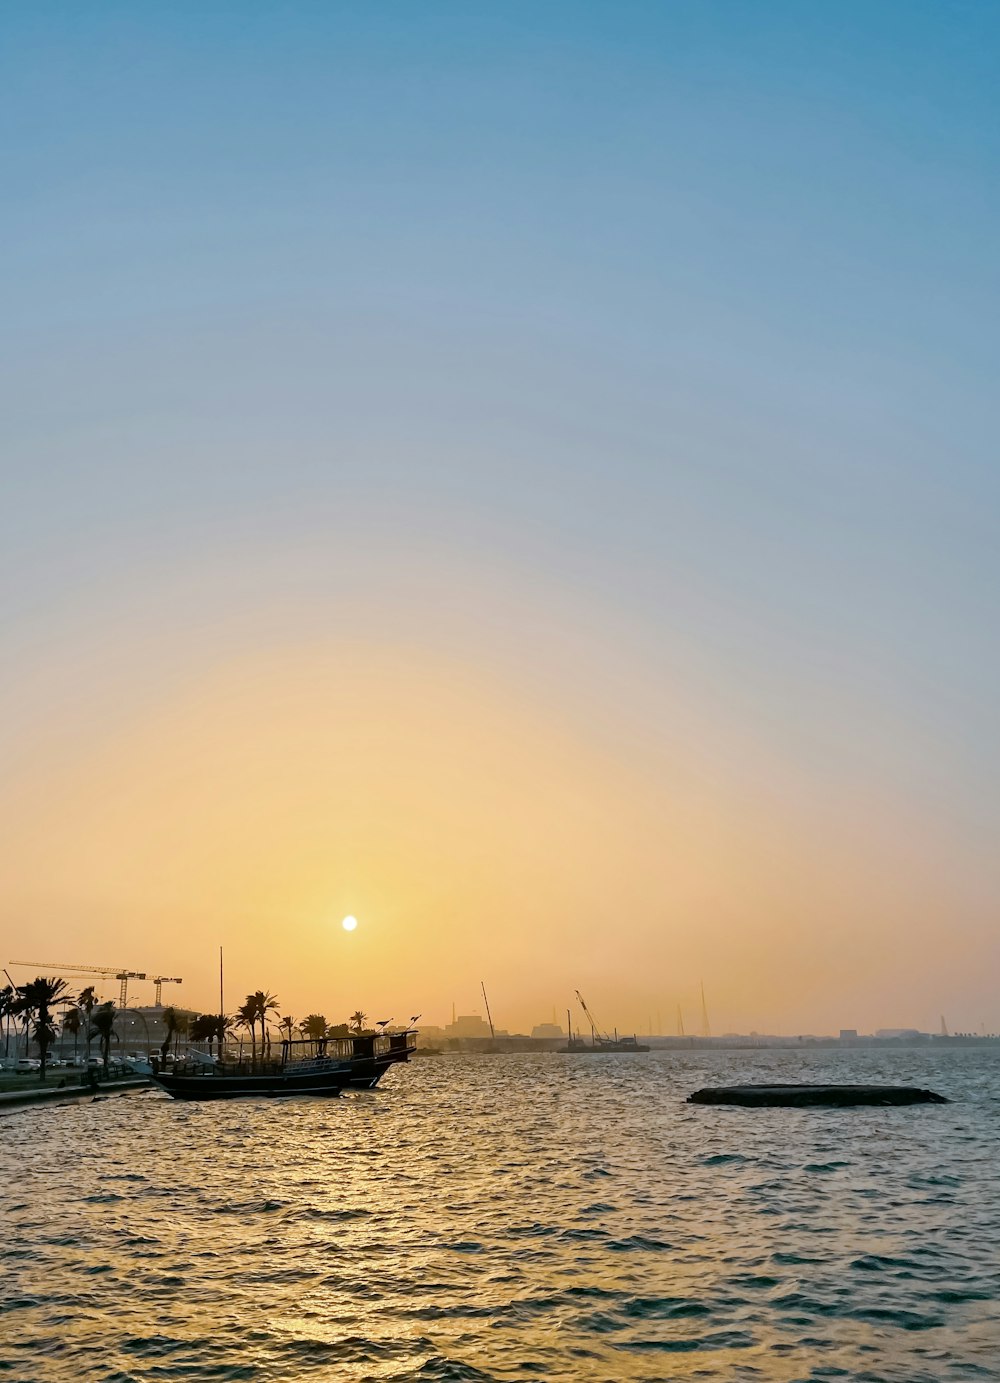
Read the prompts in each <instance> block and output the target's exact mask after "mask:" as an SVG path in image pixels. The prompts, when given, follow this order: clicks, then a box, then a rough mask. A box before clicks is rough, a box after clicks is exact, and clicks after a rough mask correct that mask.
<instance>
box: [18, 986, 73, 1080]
mask: <svg viewBox="0 0 1000 1383" xmlns="http://www.w3.org/2000/svg"><path fill="white" fill-rule="evenodd" d="M65 988H66V981H65V980H59V979H56V978H54V977H53V978H51V979H46V978H45V977H44V976H42V975H39V976H38V977H37V978H36V979H33V980H32V981H31V982H30V983H29V984H26V985H22V986H21V996H22V1002H23V1004H24V1013H25V1016H26V1019H27V1021H28V1022H30V1024H31V1029H32V1036H33V1037H34V1039H35V1042H36V1043H37V1045H38V1052H39V1055H40V1056H41V1058H42V1060H41V1066H40V1068H39V1072H38V1078H39V1080H41V1081H44V1080H45V1069H46V1065H47V1063H48V1059H49V1048H50V1047H51V1046H52V1043H53V1042H54V1041H55V1040H56V1028H55V1023H54V1022H53V1021H52V1019H53V1012H52V1010H53V1009H54V1008H55V1006H56V1005H57V1004H59V1003H68V999H64V998H62V995H63V991H64V990H65Z"/></svg>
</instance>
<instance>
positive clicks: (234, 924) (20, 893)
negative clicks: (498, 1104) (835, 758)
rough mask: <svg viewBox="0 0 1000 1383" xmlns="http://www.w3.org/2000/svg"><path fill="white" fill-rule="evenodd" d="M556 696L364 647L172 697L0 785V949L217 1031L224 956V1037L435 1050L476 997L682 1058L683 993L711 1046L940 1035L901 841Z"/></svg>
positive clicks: (925, 936)
mask: <svg viewBox="0 0 1000 1383" xmlns="http://www.w3.org/2000/svg"><path fill="white" fill-rule="evenodd" d="M553 675H554V674H553ZM564 675H566V676H568V675H569V674H568V672H567V671H566V670H565V669H564ZM636 684H637V685H641V679H639V678H638V677H637V678H636ZM547 687H548V692H549V693H550V694H548V695H547V696H546V697H545V698H544V699H539V698H538V697H537V696H531V695H530V694H529V692H530V688H528V687H527V686H526V685H525V684H524V683H523V679H522V682H521V684H520V685H519V683H518V681H517V680H516V679H515V678H514V677H513V676H512V675H511V674H510V671H509V669H508V671H507V675H506V677H505V676H504V675H502V674H501V669H500V666H499V664H497V665H496V666H495V667H494V668H493V669H491V670H490V673H489V675H487V674H486V673H485V672H484V671H483V669H482V667H481V666H477V665H474V664H472V663H470V662H469V661H463V660H462V659H460V658H458V657H456V656H454V655H453V654H451V653H449V652H447V651H443V650H440V649H439V650H436V651H435V650H434V649H432V648H427V649H423V650H421V649H417V648H415V647H405V646H400V645H398V644H397V645H395V646H389V645H383V644H379V643H377V642H365V641H363V640H359V639H349V640H345V641H344V642H343V643H342V644H341V645H340V646H337V645H336V644H333V645H331V646H324V645H323V644H316V643H309V642H300V643H289V644H288V645H287V646H281V647H277V648H274V649H272V650H270V652H268V653H261V652H245V653H243V654H242V655H240V656H236V657H232V658H230V659H229V660H227V661H224V662H222V663H219V664H218V665H215V666H213V667H212V668H211V669H208V668H204V667H203V668H201V669H200V670H198V671H197V672H193V673H192V675H191V676H190V677H188V678H187V679H180V680H179V681H175V682H174V683H173V684H170V683H169V682H165V688H166V689H165V690H164V691H163V693H162V694H161V695H156V694H152V695H147V697H146V698H145V700H144V701H143V700H142V699H140V698H137V699H136V701H135V702H134V703H133V705H132V709H131V710H130V712H129V713H128V714H124V715H123V716H122V717H121V719H120V720H119V721H117V722H116V723H115V724H114V725H110V724H109V725H107V726H106V727H105V729H104V731H103V732H102V733H98V734H84V733H83V732H82V730H81V731H80V734H79V738H78V739H77V742H76V743H75V744H74V745H73V747H72V749H70V748H69V746H68V745H67V744H66V743H65V742H63V743H61V744H60V745H59V747H58V752H57V753H55V754H54V755H53V757H52V758H51V760H49V761H45V760H44V758H43V759H41V760H40V759H39V757H38V756H37V755H36V756H34V757H33V759H32V762H31V765H30V771H25V772H24V773H23V774H22V775H21V777H20V779H18V776H17V775H16V774H15V775H14V776H13V778H8V780H7V783H6V785H5V788H4V791H3V795H2V798H0V829H2V831H3V835H4V838H5V841H6V842H7V845H8V858H9V860H10V862H11V863H10V867H9V868H8V870H7V871H6V880H5V893H6V913H7V916H8V919H10V918H16V922H15V923H14V924H13V925H10V924H8V928H7V929H6V935H5V938H4V940H5V949H6V950H7V951H8V952H9V955H10V957H11V958H12V959H15V960H17V959H21V957H22V954H23V955H24V958H25V959H35V958H37V959H40V960H46V959H49V958H51V959H53V960H55V961H83V962H86V963H91V962H94V961H97V962H100V963H114V964H123V965H128V966H130V967H132V968H137V969H145V970H147V971H148V972H149V973H157V972H160V973H166V974H180V975H183V977H184V988H183V990H182V991H180V990H178V991H168V992H169V995H170V998H171V999H174V1000H176V1001H177V1002H183V1003H184V1004H185V1005H190V1006H192V1007H199V1008H213V1007H215V1006H216V997H215V996H216V988H215V986H216V955H217V947H218V945H220V944H222V945H223V946H224V947H225V953H226V969H227V1002H228V1006H229V1007H231V1008H232V1007H235V1005H236V1003H237V1002H238V1001H239V999H240V998H241V997H242V995H243V993H245V992H246V991H248V990H250V989H255V988H258V987H266V988H269V989H271V990H274V991H276V992H277V994H278V996H279V998H280V1000H281V1003H282V1008H283V1010H284V1011H285V1012H291V1013H292V1014H293V1015H294V1016H295V1017H296V1018H298V1017H301V1016H303V1015H304V1014H305V1013H306V1012H309V1011H321V1012H324V1013H325V1014H326V1015H327V1016H328V1018H330V1019H331V1021H333V1020H339V1019H341V1018H343V1017H345V1016H346V1015H347V1014H348V1013H349V1012H351V1011H352V1010H354V1009H355V1008H357V1007H359V1006H360V1007H361V1008H362V1009H363V1010H365V1011H366V1012H368V1013H369V1014H370V1015H371V1016H373V1017H379V1018H383V1017H390V1016H392V1017H394V1018H397V1019H399V1018H407V1017H409V1015H410V1014H411V1013H417V1012H420V1013H422V1014H423V1015H424V1021H425V1022H428V1023H443V1022H445V1021H447V1020H448V1018H449V1017H450V1013H451V1006H452V1003H453V1002H454V1003H455V1004H456V1005H457V1008H458V1010H459V1011H460V1012H477V1011H478V1012H482V1003H481V999H480V995H479V981H480V979H485V980H486V983H487V988H488V991H489V993H490V997H491V1005H492V1008H493V1013H494V1019H495V1021H496V1023H497V1025H498V1026H499V1027H503V1028H507V1029H509V1030H511V1031H524V1030H526V1029H528V1030H530V1027H531V1026H532V1024H533V1023H535V1022H539V1021H547V1020H550V1019H551V1017H552V1014H553V1010H555V1012H556V1015H557V1018H558V1020H559V1021H564V1011H565V1008H566V1007H567V1005H568V1004H570V1002H571V1001H572V996H573V991H574V990H575V989H576V988H580V989H581V990H583V992H584V994H585V995H586V996H587V997H588V999H589V1000H590V1002H591V1004H592V1006H593V1007H594V1009H595V1011H596V1012H597V1013H598V1015H599V1016H600V1018H601V1020H602V1022H604V1023H606V1024H607V1025H608V1026H609V1027H610V1026H612V1025H616V1026H618V1028H619V1029H622V1030H624V1029H626V1028H640V1029H642V1030H645V1029H646V1028H647V1026H648V1024H649V1022H650V1021H652V1024H653V1026H654V1028H655V1027H657V1026H658V1025H659V1026H660V1027H661V1028H662V1030H664V1031H666V1032H670V1031H673V1030H674V1029H675V1025H676V1010H677V1006H678V1005H681V1006H682V1008H683V1011H684V1013H685V1021H686V1023H687V1026H688V1030H689V1031H691V1030H696V1029H697V1025H698V1022H699V1014H698V1003H699V1000H698V986H699V981H700V980H701V979H702V978H704V980H705V984H706V989H707V992H708V997H709V1004H710V1010H711V1017H712V1023H713V1030H714V1031H716V1032H720V1031H724V1030H740V1031H746V1030H750V1029H757V1030H760V1031H792V1032H794V1031H830V1030H836V1029H837V1028H838V1027H839V1026H841V1025H843V1026H852V1027H853V1026H858V1027H861V1028H863V1029H864V1028H870V1027H873V1026H876V1025H878V1024H881V1023H885V1024H889V1023H897V1022H898V1023H900V1024H904V1023H914V1024H917V1023H921V1022H923V1023H925V1024H926V1023H929V1022H930V1021H931V1018H932V1017H933V1016H934V1014H935V1013H936V1008H937V1004H936V1002H935V1001H936V999H937V995H936V994H935V993H934V992H933V991H932V990H931V989H930V988H929V987H928V986H927V985H926V981H925V980H923V979H922V976H923V975H925V973H926V953H925V950H924V948H925V946H926V945H928V944H930V945H933V944H935V936H936V935H937V928H938V916H939V914H938V907H939V906H940V902H939V900H938V899H936V898H935V893H934V890H935V885H934V882H933V877H932V871H930V870H927V869H924V868H923V867H922V865H921V861H920V858H919V852H914V851H913V850H912V849H911V848H910V846H909V844H908V840H907V832H906V830H905V829H902V830H900V823H898V822H895V823H893V824H892V825H891V826H890V825H889V824H888V823H887V822H886V821H885V820H884V819H882V820H880V816H879V812H878V810H877V804H876V810H875V811H874V812H869V811H867V810H866V808H865V804H864V803H853V804H852V803H850V802H849V800H846V799H845V800H844V801H840V802H838V801H837V794H836V792H833V793H831V794H830V796H829V797H827V798H826V799H824V800H823V801H822V802H820V803H819V804H817V802H816V800H815V797H813V799H812V801H811V804H810V800H809V796H808V794H807V793H806V791H805V790H804V786H803V784H802V783H801V782H797V781H796V779H795V777H794V775H793V774H792V773H791V771H790V769H789V766H788V764H785V763H782V762H780V761H779V760H776V759H774V758H770V759H769V758H768V755H767V754H766V753H765V752H764V751H763V747H761V746H758V748H757V750H756V751H754V752H751V751H749V750H748V749H747V747H746V746H745V745H744V746H743V748H742V750H741V751H740V753H738V754H734V752H733V751H734V743H733V742H732V741H730V742H729V743H723V739H724V737H722V736H720V735H719V733H718V729H719V727H717V726H716V727H715V730H716V733H715V735H714V736H713V727H712V726H711V725H710V724H707V723H704V722H703V723H701V724H700V725H699V716H698V714H697V713H696V710H695V709H694V708H693V707H692V706H690V705H684V704H682V702H681V700H680V699H679V698H678V700H677V704H676V705H675V706H674V707H672V708H666V707H663V706H662V705H661V706H660V707H659V708H658V715H657V717H656V718H655V720H654V719H653V718H652V706H651V704H645V705H644V704H643V702H642V698H641V697H640V696H636V697H635V699H634V704H633V705H632V706H631V708H630V709H631V712H632V716H633V719H632V721H631V724H630V725H629V727H628V729H629V733H628V734H625V735H623V734H621V733H620V729H616V728H615V721H614V719H613V718H612V717H611V716H610V715H602V714H600V712H599V697H598V700H597V701H596V702H595V704H594V706H593V707H592V709H591V712H590V713H587V712H586V711H585V710H584V709H582V708H581V704H580V702H579V700H577V702H576V703H573V701H572V699H571V697H570V696H569V695H566V696H562V695H560V694H559V691H558V688H557V687H553V685H552V683H551V681H549V682H548V683H547ZM566 690H567V692H568V691H569V688H568V687H567V688H566ZM593 690H594V692H595V696H596V695H597V693H598V692H599V691H600V688H599V687H595V688H594V689H593ZM619 709H622V708H621V707H619ZM644 718H645V723H644ZM904 825H905V823H904ZM904 909H905V911H906V915H907V919H908V922H907V926H908V935H909V937H910V938H911V942H912V945H913V948H914V949H913V951H912V952H910V953H908V952H906V951H901V949H900V947H899V944H898V940H897V933H896V931H895V929H894V928H887V927H886V926H885V921H886V918H888V917H897V916H898V915H899V914H900V912H901V911H902V910H904ZM347 913H353V914H355V915H356V916H357V917H358V918H359V924H360V925H359V927H358V930H357V931H356V932H355V933H353V934H350V935H349V934H346V933H345V932H344V931H343V930H342V928H341V926H340V922H341V919H342V918H343V916H344V915H345V914H347ZM939 976H941V977H942V978H941V983H942V988H944V987H946V986H947V984H948V983H949V978H948V975H947V969H946V960H945V957H944V955H942V969H941V970H939ZM922 984H923V988H921V985H922ZM907 985H912V987H913V991H914V994H915V995H916V1001H915V1002H910V1001H908V1000H907V998H906V994H907ZM148 988H149V987H148V985H147V986H142V985H134V986H133V997H134V1001H136V1002H138V1001H142V999H143V996H145V999H146V1001H148V999H149V998H150V997H151V996H150V995H147V994H146V990H147V989H148ZM109 992H110V990H109Z"/></svg>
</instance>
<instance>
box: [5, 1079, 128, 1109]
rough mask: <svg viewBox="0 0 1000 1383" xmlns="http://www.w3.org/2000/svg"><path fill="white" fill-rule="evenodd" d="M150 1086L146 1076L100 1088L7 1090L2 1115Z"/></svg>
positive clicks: (80, 1086) (101, 1084)
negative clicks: (37, 1106) (33, 1107)
mask: <svg viewBox="0 0 1000 1383" xmlns="http://www.w3.org/2000/svg"><path fill="white" fill-rule="evenodd" d="M149 1084H150V1081H149V1079H148V1077H146V1076H127V1077H124V1078H123V1079H122V1080H109V1081H102V1082H101V1083H100V1084H99V1085H98V1086H96V1087H93V1086H89V1085H46V1086H44V1087H42V1088H40V1089H36V1090H32V1089H31V1088H30V1087H26V1088H25V1089H24V1090H5V1091H3V1092H2V1093H0V1114H3V1113H4V1112H5V1111H7V1110H14V1109H25V1108H27V1107H28V1106H30V1105H39V1104H58V1103H61V1102H63V1101H67V1100H92V1099H93V1098H94V1097H95V1096H97V1095H117V1094H121V1093H124V1092H125V1091H127V1090H142V1089H144V1088H145V1087H146V1086H148V1085H149Z"/></svg>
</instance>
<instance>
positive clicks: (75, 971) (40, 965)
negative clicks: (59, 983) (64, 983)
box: [10, 960, 146, 1008]
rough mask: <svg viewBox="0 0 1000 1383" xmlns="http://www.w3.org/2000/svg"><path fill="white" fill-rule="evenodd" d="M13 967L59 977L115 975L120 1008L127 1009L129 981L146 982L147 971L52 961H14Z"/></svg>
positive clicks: (118, 966) (115, 966) (12, 962)
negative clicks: (53, 974) (59, 963)
mask: <svg viewBox="0 0 1000 1383" xmlns="http://www.w3.org/2000/svg"><path fill="white" fill-rule="evenodd" d="M10 964H11V965H16V966H18V967H20V968H21V969H23V970H37V971H39V972H41V971H46V970H47V971H48V972H49V973H50V974H52V973H55V974H57V975H114V977H115V979H116V980H117V981H118V1007H119V1008H125V1007H126V1006H127V1004H128V982H129V980H144V979H145V978H146V972H145V970H126V969H125V968H124V966H121V965H58V964H57V963H56V962H55V961H51V960H12V961H11V962H10Z"/></svg>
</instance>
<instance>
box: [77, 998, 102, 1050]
mask: <svg viewBox="0 0 1000 1383" xmlns="http://www.w3.org/2000/svg"><path fill="white" fill-rule="evenodd" d="M96 1005H97V991H96V989H95V988H94V986H93V985H92V984H88V985H87V988H86V989H81V990H80V993H79V994H78V995H77V1000H76V1006H77V1008H79V1009H82V1010H83V1040H84V1042H85V1043H86V1047H85V1050H84V1055H85V1056H86V1058H87V1064H88V1066H89V1064H90V1039H91V1037H92V1036H93V1034H92V1033H91V1031H90V1015H91V1014H92V1013H93V1011H94V1008H95V1007H96Z"/></svg>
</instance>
